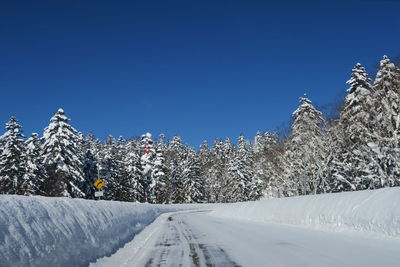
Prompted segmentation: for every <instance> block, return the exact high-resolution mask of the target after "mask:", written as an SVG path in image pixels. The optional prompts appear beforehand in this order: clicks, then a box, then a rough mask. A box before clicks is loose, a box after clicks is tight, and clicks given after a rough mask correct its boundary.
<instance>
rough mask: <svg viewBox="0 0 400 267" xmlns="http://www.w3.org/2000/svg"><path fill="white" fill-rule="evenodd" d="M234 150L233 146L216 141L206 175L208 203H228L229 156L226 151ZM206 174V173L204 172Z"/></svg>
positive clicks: (211, 151)
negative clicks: (226, 192) (226, 197)
mask: <svg viewBox="0 0 400 267" xmlns="http://www.w3.org/2000/svg"><path fill="white" fill-rule="evenodd" d="M231 150H232V144H231V143H230V141H229V143H227V142H225V143H224V142H223V141H221V140H215V141H214V144H213V147H212V149H211V150H210V166H209V168H208V171H207V172H206V173H205V174H206V177H205V183H206V185H207V196H208V202H212V203H215V202H226V200H225V196H226V194H225V188H226V186H225V184H227V183H228V182H227V180H229V179H228V175H227V166H228V155H227V154H226V153H227V152H226V151H231ZM203 173H204V172H203Z"/></svg>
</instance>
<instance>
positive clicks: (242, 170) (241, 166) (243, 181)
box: [224, 135, 254, 202]
mask: <svg viewBox="0 0 400 267" xmlns="http://www.w3.org/2000/svg"><path fill="white" fill-rule="evenodd" d="M228 173H229V177H230V180H229V182H228V183H227V184H225V185H224V186H225V187H226V188H227V192H226V198H227V201H228V202H238V201H247V200H249V198H250V194H251V189H252V184H251V182H252V180H253V177H254V169H253V157H252V153H251V149H250V147H249V146H248V145H247V144H246V140H245V139H244V136H243V135H240V136H239V138H238V144H237V146H236V149H235V151H234V153H233V154H232V156H231V157H230V160H229V167H228Z"/></svg>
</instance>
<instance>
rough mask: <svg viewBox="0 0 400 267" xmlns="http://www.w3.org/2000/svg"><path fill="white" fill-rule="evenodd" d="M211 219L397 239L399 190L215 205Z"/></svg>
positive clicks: (399, 213)
mask: <svg viewBox="0 0 400 267" xmlns="http://www.w3.org/2000/svg"><path fill="white" fill-rule="evenodd" d="M212 214H213V215H214V216H222V217H231V218H238V219H246V220H254V221H266V222H273V223H279V224H289V225H300V226H306V227H311V228H314V229H320V230H328V231H359V232H366V233H372V234H374V235H384V236H392V237H397V238H398V237H400V187H395V188H385V189H379V190H366V191H358V192H345V193H335V194H324V195H313V196H301V197H290V198H280V199H269V200H262V201H257V202H245V203H233V204H227V205H223V206H216V207H215V208H214V212H213V213H212Z"/></svg>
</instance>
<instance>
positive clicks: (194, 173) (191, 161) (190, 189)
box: [178, 149, 204, 203]
mask: <svg viewBox="0 0 400 267" xmlns="http://www.w3.org/2000/svg"><path fill="white" fill-rule="evenodd" d="M182 169H183V171H182V178H181V180H182V188H181V190H180V192H179V197H178V198H179V199H180V203H200V202H203V201H204V180H203V178H202V176H201V173H200V164H199V158H198V155H196V153H195V152H194V151H193V150H192V149H190V150H189V151H188V153H187V155H186V159H185V160H184V161H183V163H182Z"/></svg>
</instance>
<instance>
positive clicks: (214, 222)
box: [0, 188, 400, 267]
mask: <svg viewBox="0 0 400 267" xmlns="http://www.w3.org/2000/svg"><path fill="white" fill-rule="evenodd" d="M399 203H400V188H390V189H381V190H374V191H361V192H351V193H339V194H326V195H318V196H305V197H292V198H285V199H271V200H263V201H257V202H247V203H235V204H216V205H190V206H188V205H175V206H171V205H146V204H134V203H121V202H108V201H88V200H79V199H67V198H44V197H21V196H5V195H3V196H0V266H87V265H88V264H89V262H95V261H96V259H97V262H96V263H93V265H94V266H111V265H112V266H113V267H116V266H124V264H125V266H143V265H146V264H147V266H153V265H154V266H158V265H159V264H160V265H161V266H176V265H179V264H180V263H181V264H182V265H183V266H187V265H189V266H190V265H194V266H206V265H207V264H208V265H214V266H220V265H224V266H237V265H242V266H363V267H364V266H399V264H398V263H399V262H400V255H398V253H397V252H398V251H400V205H399ZM189 208H190V209H197V211H198V212H191V211H190V212H189V211H178V212H176V211H177V210H184V209H189ZM166 212H169V213H166ZM162 213H165V214H163V215H161V216H159V215H160V214H162ZM158 216H159V217H158ZM157 217H158V218H157ZM156 218H157V219H156ZM155 219H156V220H155ZM154 220H155V221H154ZM153 221H154V222H153ZM152 222H153V223H152ZM149 224H150V225H149ZM147 225H149V226H148V227H147V228H145V229H144V230H143V231H142V232H140V231H141V230H142V229H143V228H144V227H145V226H147ZM319 230H323V231H319ZM138 232H140V234H137V233H138ZM338 232H340V233H338ZM135 235H136V236H135ZM133 237H134V239H133V241H131V240H132V238H133ZM129 241H131V242H129ZM124 245H125V246H124ZM123 246H124V247H123ZM121 247H123V248H121ZM118 249H119V250H118ZM117 250H118V251H117ZM114 252H116V253H115V254H113V255H111V254H112V253H114ZM108 256H111V257H108Z"/></svg>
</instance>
